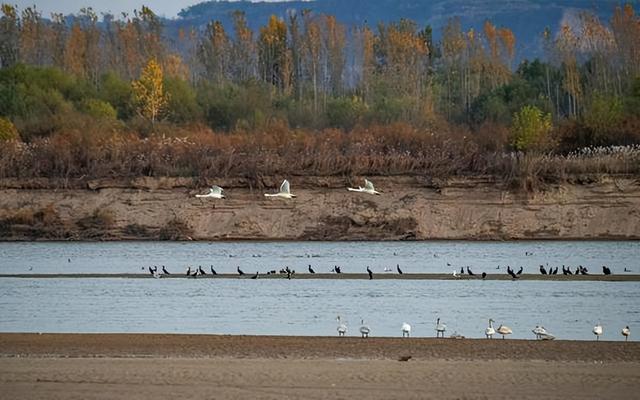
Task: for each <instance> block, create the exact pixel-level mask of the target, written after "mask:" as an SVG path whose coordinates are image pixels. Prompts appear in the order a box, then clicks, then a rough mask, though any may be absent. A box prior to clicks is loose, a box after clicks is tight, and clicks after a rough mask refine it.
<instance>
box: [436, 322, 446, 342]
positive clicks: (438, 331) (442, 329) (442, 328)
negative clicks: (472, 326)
mask: <svg viewBox="0 0 640 400" xmlns="http://www.w3.org/2000/svg"><path fill="white" fill-rule="evenodd" d="M446 330H447V325H446V324H441V323H440V318H438V320H437V321H436V337H440V336H442V338H444V332H445V331H446Z"/></svg>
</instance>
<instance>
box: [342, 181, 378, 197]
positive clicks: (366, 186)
mask: <svg viewBox="0 0 640 400" xmlns="http://www.w3.org/2000/svg"><path fill="white" fill-rule="evenodd" d="M347 190H348V191H350V192H362V193H368V194H380V192H378V191H376V189H375V188H374V187H373V183H371V181H370V180H368V179H365V180H364V187H362V186H358V187H357V188H347Z"/></svg>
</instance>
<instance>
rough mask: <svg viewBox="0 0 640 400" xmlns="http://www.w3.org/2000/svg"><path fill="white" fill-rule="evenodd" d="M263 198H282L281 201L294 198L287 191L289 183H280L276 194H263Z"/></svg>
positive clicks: (285, 181) (286, 181)
mask: <svg viewBox="0 0 640 400" xmlns="http://www.w3.org/2000/svg"><path fill="white" fill-rule="evenodd" d="M264 195H265V197H282V198H283V199H292V198H294V197H296V196H295V195H294V194H291V191H290V190H289V181H288V180H286V179H285V180H284V181H282V185H280V191H279V192H278V193H265V194H264Z"/></svg>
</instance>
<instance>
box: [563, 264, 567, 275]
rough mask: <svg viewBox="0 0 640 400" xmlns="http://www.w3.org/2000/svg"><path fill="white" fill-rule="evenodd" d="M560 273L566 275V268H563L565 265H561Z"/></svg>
mask: <svg viewBox="0 0 640 400" xmlns="http://www.w3.org/2000/svg"><path fill="white" fill-rule="evenodd" d="M562 275H567V268H565V266H564V265H563V266H562Z"/></svg>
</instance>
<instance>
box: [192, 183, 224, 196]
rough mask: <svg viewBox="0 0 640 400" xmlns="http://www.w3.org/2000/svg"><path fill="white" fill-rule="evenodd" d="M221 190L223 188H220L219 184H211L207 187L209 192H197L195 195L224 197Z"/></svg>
mask: <svg viewBox="0 0 640 400" xmlns="http://www.w3.org/2000/svg"><path fill="white" fill-rule="evenodd" d="M223 191H224V189H222V188H221V187H220V186H218V185H213V186H211V188H210V189H209V193H207V194H197V195H196V197H210V198H212V199H224V195H223V194H222V192H223Z"/></svg>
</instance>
